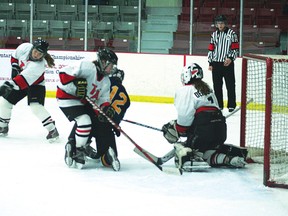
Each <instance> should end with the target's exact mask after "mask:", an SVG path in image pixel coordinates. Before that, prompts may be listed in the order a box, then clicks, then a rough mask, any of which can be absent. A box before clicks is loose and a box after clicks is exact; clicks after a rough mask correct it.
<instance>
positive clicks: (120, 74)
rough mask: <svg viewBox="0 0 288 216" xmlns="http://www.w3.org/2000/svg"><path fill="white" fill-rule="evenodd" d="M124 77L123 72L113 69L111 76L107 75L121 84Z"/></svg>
mask: <svg viewBox="0 0 288 216" xmlns="http://www.w3.org/2000/svg"><path fill="white" fill-rule="evenodd" d="M124 76H125V74H124V71H123V70H120V69H118V68H115V72H113V73H112V74H110V75H109V77H114V78H116V79H118V80H119V82H121V83H122V82H123V80H124Z"/></svg>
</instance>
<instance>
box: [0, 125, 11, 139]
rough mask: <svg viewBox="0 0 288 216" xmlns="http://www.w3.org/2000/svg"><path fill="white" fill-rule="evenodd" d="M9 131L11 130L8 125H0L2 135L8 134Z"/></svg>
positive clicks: (0, 134)
mask: <svg viewBox="0 0 288 216" xmlns="http://www.w3.org/2000/svg"><path fill="white" fill-rule="evenodd" d="M8 131H9V128H8V126H7V127H0V136H3V137H5V136H7V135H8Z"/></svg>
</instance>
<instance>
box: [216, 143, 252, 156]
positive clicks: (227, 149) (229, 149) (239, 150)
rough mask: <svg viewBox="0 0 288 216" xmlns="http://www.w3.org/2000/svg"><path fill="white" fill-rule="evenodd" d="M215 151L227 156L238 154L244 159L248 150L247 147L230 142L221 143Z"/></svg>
mask: <svg viewBox="0 0 288 216" xmlns="http://www.w3.org/2000/svg"><path fill="white" fill-rule="evenodd" d="M216 150H217V152H218V153H223V154H226V155H227V156H238V157H242V158H244V159H246V157H247V154H248V150H247V148H243V147H239V146H235V145H232V144H223V145H219V146H217V149H216Z"/></svg>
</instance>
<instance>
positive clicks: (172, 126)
mask: <svg viewBox="0 0 288 216" xmlns="http://www.w3.org/2000/svg"><path fill="white" fill-rule="evenodd" d="M162 131H163V136H164V137H165V139H166V140H167V141H168V142H169V143H175V142H177V141H178V140H179V134H178V132H177V130H176V120H172V121H170V122H168V123H167V124H165V125H163V127H162Z"/></svg>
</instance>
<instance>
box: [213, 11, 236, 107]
mask: <svg viewBox="0 0 288 216" xmlns="http://www.w3.org/2000/svg"><path fill="white" fill-rule="evenodd" d="M215 26H216V28H217V29H216V31H215V32H213V33H212V34H211V40H210V44H209V47H208V62H209V70H210V71H212V80H213V88H214V91H215V95H216V98H217V100H218V104H219V107H220V109H223V108H224V105H223V91H222V87H223V78H224V80H225V84H226V89H227V94H228V104H227V108H228V110H229V112H232V111H233V110H234V109H235V107H236V93H235V73H234V61H235V59H236V58H237V56H238V52H239V43H238V37H237V35H236V33H235V32H234V31H233V30H232V29H229V28H228V27H227V19H226V17H225V16H224V15H219V16H217V17H216V18H215Z"/></svg>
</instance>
